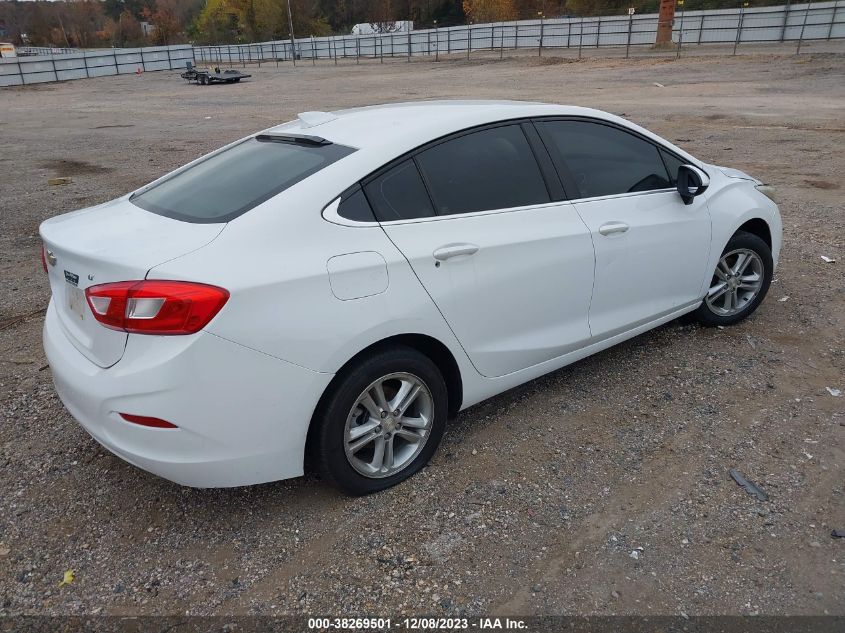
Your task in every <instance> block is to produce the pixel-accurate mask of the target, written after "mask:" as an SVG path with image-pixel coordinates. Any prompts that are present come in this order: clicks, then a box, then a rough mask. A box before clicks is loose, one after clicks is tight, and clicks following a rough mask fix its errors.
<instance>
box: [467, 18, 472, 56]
mask: <svg viewBox="0 0 845 633" xmlns="http://www.w3.org/2000/svg"><path fill="white" fill-rule="evenodd" d="M471 52H472V27H471V26H467V59H469V54H470V53H471Z"/></svg>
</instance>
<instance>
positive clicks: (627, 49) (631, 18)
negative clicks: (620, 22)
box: [625, 13, 634, 59]
mask: <svg viewBox="0 0 845 633" xmlns="http://www.w3.org/2000/svg"><path fill="white" fill-rule="evenodd" d="M633 26H634V16H633V14H630V13H629V14H628V42H627V43H626V44H625V59H628V54H629V53H630V51H631V29H632V27H633Z"/></svg>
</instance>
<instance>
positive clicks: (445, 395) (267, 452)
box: [41, 101, 781, 494]
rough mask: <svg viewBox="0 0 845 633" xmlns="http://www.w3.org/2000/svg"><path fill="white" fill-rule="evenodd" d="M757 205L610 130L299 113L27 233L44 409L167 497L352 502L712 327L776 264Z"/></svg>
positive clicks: (710, 170)
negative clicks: (164, 489)
mask: <svg viewBox="0 0 845 633" xmlns="http://www.w3.org/2000/svg"><path fill="white" fill-rule="evenodd" d="M771 197H772V193H771V190H770V188H769V187H767V186H765V185H763V184H762V183H760V182H759V181H756V180H755V179H753V178H752V177H750V176H748V175H746V174H744V173H742V172H740V171H736V170H733V169H728V168H725V167H717V166H714V165H709V164H705V163H703V162H701V161H700V160H698V159H696V158H694V157H693V156H691V155H689V154H688V153H686V152H685V151H683V150H682V149H680V148H678V147H676V146H674V145H672V144H671V143H669V142H668V141H666V140H664V139H662V138H660V137H658V136H656V135H655V134H652V133H651V132H649V131H647V130H645V129H643V128H641V127H638V126H637V125H634V124H633V123H630V122H628V121H626V120H624V119H621V118H619V117H617V116H613V115H611V114H608V113H605V112H600V111H597V110H591V109H586V108H578V107H567V106H559V105H545V104H536V103H518V102H463V101H452V102H419V103H408V104H395V105H385V106H375V107H368V108H358V109H353V110H345V111H339V112H332V113H328V112H308V113H303V114H301V115H299V118H298V119H297V120H295V121H292V122H289V123H285V124H284V125H280V126H278V127H274V128H270V129H268V130H265V131H263V132H261V133H259V134H254V135H250V136H249V137H247V138H245V139H241V140H239V141H237V142H235V143H232V144H230V145H228V146H226V147H224V148H222V149H220V150H218V151H216V152H213V153H212V154H209V155H207V156H204V157H202V158H199V159H197V160H195V161H194V162H192V163H190V164H188V165H186V166H184V167H182V168H180V169H178V170H176V171H175V172H173V173H171V174H168V175H166V176H164V177H162V178H160V179H159V180H156V181H155V182H153V183H151V184H149V185H147V186H145V187H143V188H141V189H139V190H138V191H135V192H133V193H131V194H128V195H125V196H123V197H121V198H118V199H117V200H114V201H112V202H108V203H106V204H103V205H100V206H96V207H92V208H89V209H84V210H81V211H77V212H75V213H69V214H66V215H62V216H59V217H55V218H52V219H50V220H47V221H46V222H44V223H43V224H42V225H41V237H42V239H43V243H44V250H43V260H44V268H45V270H46V271H47V273H48V274H49V278H50V285H51V289H52V299H51V301H50V305H49V308H48V310H47V316H46V322H45V326H44V347H45V350H46V353H47V357H48V359H49V362H50V366H51V368H52V373H53V378H54V381H55V385H56V389H57V391H58V394H59V396H60V397H61V399H62V401H63V402H64V404H65V405H66V407H67V408H68V410H69V411H70V413H71V414H72V415H73V416H74V417H75V418H76V419H77V420H78V421H79V423H80V424H81V425H82V426H83V427H84V428H85V430H86V431H88V433H90V434H91V435H92V436H93V437H94V438H95V439H96V440H97V441H98V442H100V443H101V444H102V445H103V446H105V447H106V448H108V449H109V450H110V451H112V452H113V453H115V454H116V455H118V456H120V457H122V458H123V459H125V460H126V461H128V462H130V463H132V464H135V465H136V466H139V467H140V468H143V469H146V470H148V471H151V472H153V473H156V474H158V475H160V476H162V477H166V478H167V479H170V480H173V481H175V482H178V483H180V484H185V485H189V486H198V487H217V486H239V485H246V484H255V483H260V482H267V481H274V480H278V479H284V478H287V477H296V476H299V475H301V474H302V473H303V462H304V460H305V456H306V454H309V455H311V456H313V463H314V464H315V466H316V468H318V469H319V471H321V472H322V473H323V475H324V476H325V477H326V478H327V479H329V480H330V481H332V482H334V483H335V484H336V485H337V486H339V487H340V488H341V489H343V490H345V491H347V492H349V493H352V494H365V493H369V492H374V491H377V490H381V489H384V488H387V487H389V486H392V485H394V484H396V483H398V482H400V481H402V480H404V479H406V478H407V477H409V476H411V475H412V474H413V473H415V472H417V471H418V470H420V469H421V468H422V467H423V466H424V465H425V464H426V462H428V460H429V459H430V458H431V456H432V454H433V453H434V451H435V450H436V448H437V445H438V443H439V442H440V439H441V437H442V436H443V433H444V429H445V427H446V423H447V420H448V418H449V417H450V416H454V415H455V414H456V413H457V412H458V411H460V410H461V409H464V408H466V407H469V406H471V405H473V404H475V403H478V402H480V401H482V400H484V399H486V398H489V397H491V396H493V395H495V394H498V393H501V392H502V391H505V390H507V389H510V388H512V387H515V386H516V385H519V384H521V383H524V382H526V381H528V380H531V379H533V378H537V377H538V376H541V375H543V374H546V373H548V372H551V371H554V370H556V369H558V368H560V367H563V366H564V365H567V364H569V363H572V362H574V361H577V360H579V359H581V358H584V357H585V356H588V355H590V354H593V353H595V352H598V351H600V350H603V349H605V348H607V347H610V346H611V345H614V344H616V343H619V342H621V341H624V340H626V339H629V338H631V337H633V336H636V335H638V334H640V333H642V332H645V331H646V330H649V329H651V328H654V327H656V326H658V325H660V324H662V323H666V322H667V321H669V320H671V319H675V318H677V317H679V316H681V315H683V314H685V313H692V314H693V315H694V316H695V317H696V318H697V319H698V320H699V321H700V322H701V323H703V324H705V325H710V326H713V325H730V324H733V323H736V322H738V321H741V320H742V319H744V318H746V317H748V316H749V315H750V314H751V313H753V312H754V311H755V310H756V309H757V307H758V305H759V304H760V302H761V301H762V300H763V298H764V297H765V295H766V292H767V290H768V288H769V284H770V282H771V279H772V272H773V271H774V268H775V266H776V264H777V259H778V254H779V250H780V245H781V220H780V214H779V212H778V208H777V206H776V205H775V203H774V202H773V201H772V199H771Z"/></svg>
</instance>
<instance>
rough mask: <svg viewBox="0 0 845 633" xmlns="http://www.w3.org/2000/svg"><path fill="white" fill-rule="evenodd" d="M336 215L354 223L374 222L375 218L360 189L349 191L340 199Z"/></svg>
mask: <svg viewBox="0 0 845 633" xmlns="http://www.w3.org/2000/svg"><path fill="white" fill-rule="evenodd" d="M337 214H338V215H339V216H340V217H342V218H346V219H347V220H354V221H355V222H375V221H376V216H375V215H374V214H373V210H372V208H371V207H370V203H369V202H367V197H366V196H365V195H364V192H363V191H361V187H357V186H356V187H355V188H353V189H350V190H348V191H346V192H344V194H343V195H342V196H341V197H340V205H339V206H338V208H337Z"/></svg>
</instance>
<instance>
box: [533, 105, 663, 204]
mask: <svg viewBox="0 0 845 633" xmlns="http://www.w3.org/2000/svg"><path fill="white" fill-rule="evenodd" d="M537 129H538V130H539V131H540V134H541V135H542V136H543V139H544V141H545V142H546V145H547V147H548V149H549V151H550V152H551V153H552V156H553V158H554V159H555V162H556V163H557V164H558V167H559V169H561V170H567V171H569V173H570V174H571V175H572V178H573V179H574V180H575V185H576V187H577V189H578V191H577V192H576V193H577V197H579V198H593V197H596V196H611V195H618V194H623V193H634V192H639V191H654V190H657V189H667V188H669V187H671V186H672V180H671V178H670V177H669V174H668V173H667V171H666V166H665V165H664V164H663V160H662V159H661V158H660V153H659V152H658V149H657V147H656V146H655V145H653V144H652V143H650V142H648V141H646V140H644V139H642V138H640V137H639V136H635V135H634V134H631V133H629V132H625V131H623V130H620V129H619V128H615V127H612V126H609V125H603V124H601V123H591V122H589V121H538V122H537ZM568 193H569V192H568ZM570 197H576V196H573V195H572V194H571V193H570Z"/></svg>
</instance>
